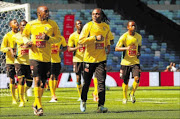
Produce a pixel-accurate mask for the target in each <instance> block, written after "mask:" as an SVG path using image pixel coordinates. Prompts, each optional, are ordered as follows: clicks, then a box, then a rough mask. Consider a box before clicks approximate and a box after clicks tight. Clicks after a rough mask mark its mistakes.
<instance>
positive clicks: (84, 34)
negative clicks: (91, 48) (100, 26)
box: [79, 24, 97, 44]
mask: <svg viewBox="0 0 180 119" xmlns="http://www.w3.org/2000/svg"><path fill="white" fill-rule="evenodd" d="M91 27H92V25H91V24H90V25H89V24H86V25H85V26H84V27H83V29H82V31H81V34H80V36H79V44H88V43H89V42H92V41H96V40H97V37H96V36H95V35H94V36H89V34H90V29H91Z"/></svg>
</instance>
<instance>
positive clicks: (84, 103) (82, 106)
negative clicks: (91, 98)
mask: <svg viewBox="0 0 180 119" xmlns="http://www.w3.org/2000/svg"><path fill="white" fill-rule="evenodd" d="M80 110H81V112H85V111H86V102H83V101H82V100H81V102H80Z"/></svg>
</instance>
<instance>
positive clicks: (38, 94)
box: [34, 87, 42, 109]
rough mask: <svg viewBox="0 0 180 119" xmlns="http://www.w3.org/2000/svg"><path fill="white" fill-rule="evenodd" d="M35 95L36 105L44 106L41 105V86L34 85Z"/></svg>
mask: <svg viewBox="0 0 180 119" xmlns="http://www.w3.org/2000/svg"><path fill="white" fill-rule="evenodd" d="M34 96H35V102H34V106H37V107H38V109H39V108H42V105H41V89H40V87H34Z"/></svg>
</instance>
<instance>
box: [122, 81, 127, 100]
mask: <svg viewBox="0 0 180 119" xmlns="http://www.w3.org/2000/svg"><path fill="white" fill-rule="evenodd" d="M122 88H123V99H127V90H128V85H126V84H125V83H123V84H122Z"/></svg>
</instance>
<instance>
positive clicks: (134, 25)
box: [127, 22, 136, 31]
mask: <svg viewBox="0 0 180 119" xmlns="http://www.w3.org/2000/svg"><path fill="white" fill-rule="evenodd" d="M127 29H128V30H130V31H135V30H136V23H135V22H129V23H128V26H127Z"/></svg>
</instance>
